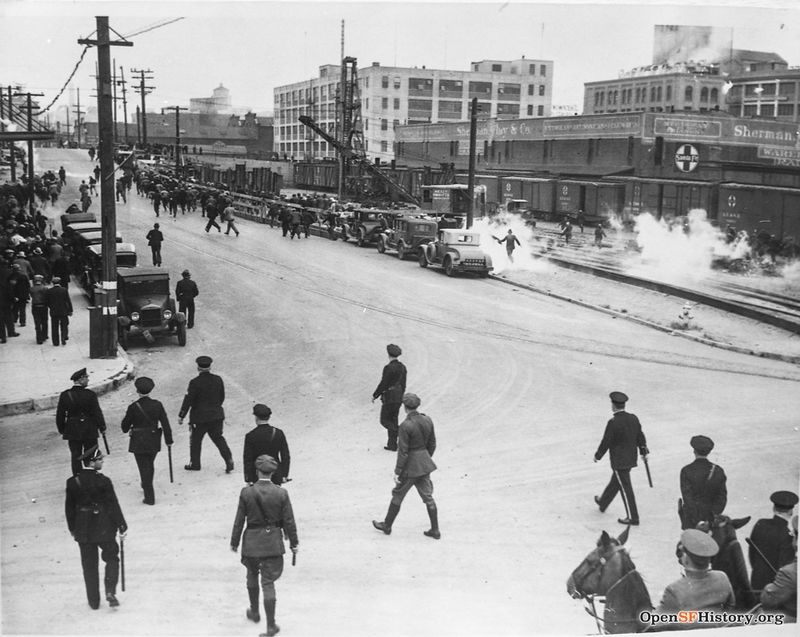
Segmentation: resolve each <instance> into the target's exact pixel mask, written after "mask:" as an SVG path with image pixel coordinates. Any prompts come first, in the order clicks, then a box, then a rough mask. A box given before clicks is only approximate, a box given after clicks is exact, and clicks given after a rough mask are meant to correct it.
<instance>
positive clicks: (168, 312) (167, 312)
mask: <svg viewBox="0 0 800 637" xmlns="http://www.w3.org/2000/svg"><path fill="white" fill-rule="evenodd" d="M164 318H165V319H166V320H170V319H171V318H172V310H164Z"/></svg>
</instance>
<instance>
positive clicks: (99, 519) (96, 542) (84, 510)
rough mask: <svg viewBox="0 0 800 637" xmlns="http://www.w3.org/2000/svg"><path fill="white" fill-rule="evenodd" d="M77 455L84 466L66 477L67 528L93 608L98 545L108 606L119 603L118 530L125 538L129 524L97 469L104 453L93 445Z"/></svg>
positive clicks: (111, 487) (97, 591) (97, 601)
mask: <svg viewBox="0 0 800 637" xmlns="http://www.w3.org/2000/svg"><path fill="white" fill-rule="evenodd" d="M80 459H81V460H82V461H83V469H81V470H80V471H79V472H78V473H77V474H76V475H74V476H72V477H71V478H70V479H69V480H67V497H66V501H65V503H64V513H65V514H66V517H67V528H69V532H70V533H71V534H72V537H73V538H75V541H76V542H77V543H78V546H79V547H80V550H81V566H82V567H83V580H84V582H85V584H86V597H87V599H88V601H89V606H90V607H91V608H93V609H94V610H97V609H98V608H99V607H100V578H99V574H98V564H99V563H98V559H97V550H98V549H100V557H101V558H102V559H103V562H105V565H106V568H105V577H104V578H103V583H104V585H105V593H106V601H108V605H109V606H119V601H118V600H117V595H116V594H117V580H118V579H119V545H118V544H117V531H119V533H120V536H121V537H122V538H124V537H125V532H126V531H127V530H128V525H127V523H126V522H125V517H124V516H123V515H122V509H120V506H119V501H118V500H117V495H116V493H114V485H113V484H112V483H111V480H110V479H109V478H107V477H106V476H104V475H103V474H102V473H100V469H102V468H103V454H102V453H100V450H99V449H98V448H97V446H96V445H95V446H94V447H93V448H92V449H89V450H88V451H87V452H86V453H84V454H82V455H81V457H80Z"/></svg>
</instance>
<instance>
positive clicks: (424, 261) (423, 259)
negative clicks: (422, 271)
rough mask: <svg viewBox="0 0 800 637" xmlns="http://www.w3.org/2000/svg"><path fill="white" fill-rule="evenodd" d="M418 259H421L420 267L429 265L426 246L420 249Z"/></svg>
mask: <svg viewBox="0 0 800 637" xmlns="http://www.w3.org/2000/svg"><path fill="white" fill-rule="evenodd" d="M417 260H418V261H419V267H421V268H427V267H428V258H427V257H426V256H425V248H420V249H419V258H418V259H417Z"/></svg>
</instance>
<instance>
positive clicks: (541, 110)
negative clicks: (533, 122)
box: [536, 104, 544, 117]
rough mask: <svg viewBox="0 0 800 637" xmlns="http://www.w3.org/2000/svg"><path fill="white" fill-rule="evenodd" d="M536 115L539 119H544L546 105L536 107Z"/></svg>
mask: <svg viewBox="0 0 800 637" xmlns="http://www.w3.org/2000/svg"><path fill="white" fill-rule="evenodd" d="M536 114H537V115H538V116H539V117H544V104H539V106H537V107H536Z"/></svg>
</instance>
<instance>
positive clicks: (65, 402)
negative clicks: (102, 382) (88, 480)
mask: <svg viewBox="0 0 800 637" xmlns="http://www.w3.org/2000/svg"><path fill="white" fill-rule="evenodd" d="M70 380H72V382H73V383H75V384H74V385H73V386H72V387H71V388H70V389H67V390H66V391H63V392H61V395H60V396H59V397H58V407H57V408H56V427H57V428H58V433H60V434H61V436H62V437H63V438H64V440H66V441H67V444H68V445H69V451H70V454H71V455H72V475H75V474H76V473H78V472H79V471H80V470H81V460H80V456H81V454H83V453H84V452H85V451H88V450H89V449H91V448H92V447H95V446H97V438H98V436H99V433H105V431H106V421H105V418H103V412H102V411H101V409H100V403H99V402H98V400H97V394H95V393H94V392H93V391H92V390H91V389H87V388H86V386H87V385H88V384H89V373H88V372H87V371H86V368H85V367H84V368H83V369H79V370H78V371H77V372H75V373H74V374H73V375H72V376H70Z"/></svg>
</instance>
